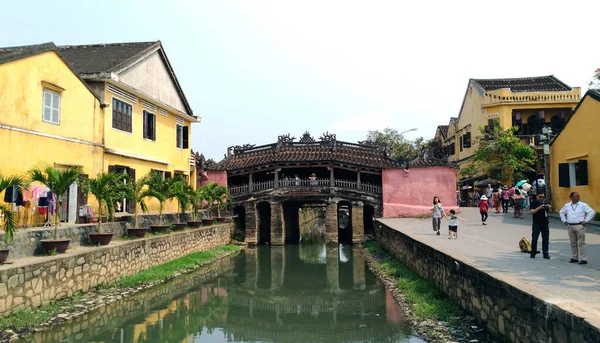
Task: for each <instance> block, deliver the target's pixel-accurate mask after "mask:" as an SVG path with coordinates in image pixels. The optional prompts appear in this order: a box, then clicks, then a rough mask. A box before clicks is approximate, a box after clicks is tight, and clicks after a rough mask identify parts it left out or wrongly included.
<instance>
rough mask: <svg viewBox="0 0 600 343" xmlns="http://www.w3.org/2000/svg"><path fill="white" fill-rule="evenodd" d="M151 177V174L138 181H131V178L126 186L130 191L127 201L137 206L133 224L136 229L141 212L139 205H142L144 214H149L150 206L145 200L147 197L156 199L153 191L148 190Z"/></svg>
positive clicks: (134, 208)
mask: <svg viewBox="0 0 600 343" xmlns="http://www.w3.org/2000/svg"><path fill="white" fill-rule="evenodd" d="M151 177H152V175H151V174H147V175H145V176H143V177H141V178H140V179H138V180H131V179H129V178H128V179H127V183H126V185H125V186H126V187H127V189H128V191H127V200H128V201H131V202H132V203H133V204H135V206H134V207H133V222H134V225H135V226H134V228H138V213H139V212H138V207H137V205H138V204H140V208H141V209H142V212H144V213H146V212H148V206H147V205H146V201H145V199H146V197H154V192H153V190H151V189H149V188H146V185H147V184H148V180H150V178H151Z"/></svg>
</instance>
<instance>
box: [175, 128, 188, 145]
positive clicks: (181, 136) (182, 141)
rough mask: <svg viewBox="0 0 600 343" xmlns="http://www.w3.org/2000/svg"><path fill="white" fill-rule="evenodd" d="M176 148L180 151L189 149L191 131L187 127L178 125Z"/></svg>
mask: <svg viewBox="0 0 600 343" xmlns="http://www.w3.org/2000/svg"><path fill="white" fill-rule="evenodd" d="M176 140H177V142H176V146H177V147H178V148H179V149H187V148H189V130H188V127H187V126H183V125H179V124H177V137H176Z"/></svg>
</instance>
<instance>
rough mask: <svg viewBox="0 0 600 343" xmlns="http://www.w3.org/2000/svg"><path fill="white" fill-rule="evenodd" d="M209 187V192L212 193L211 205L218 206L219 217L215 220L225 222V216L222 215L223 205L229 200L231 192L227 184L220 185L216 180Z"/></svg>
mask: <svg viewBox="0 0 600 343" xmlns="http://www.w3.org/2000/svg"><path fill="white" fill-rule="evenodd" d="M206 187H207V192H208V193H209V194H210V202H209V206H213V207H214V206H215V203H216V207H217V217H215V220H216V221H218V222H221V223H223V222H225V218H224V217H221V205H222V204H223V203H225V202H226V201H227V199H228V198H230V196H229V192H228V190H227V186H221V185H218V184H217V183H216V182H211V183H209V184H208V185H206Z"/></svg>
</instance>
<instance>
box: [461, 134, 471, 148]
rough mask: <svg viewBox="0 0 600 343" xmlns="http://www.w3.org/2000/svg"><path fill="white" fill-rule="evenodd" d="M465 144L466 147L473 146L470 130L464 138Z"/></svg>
mask: <svg viewBox="0 0 600 343" xmlns="http://www.w3.org/2000/svg"><path fill="white" fill-rule="evenodd" d="M463 144H464V145H465V148H470V147H471V133H470V132H467V133H465V135H464V138H463Z"/></svg>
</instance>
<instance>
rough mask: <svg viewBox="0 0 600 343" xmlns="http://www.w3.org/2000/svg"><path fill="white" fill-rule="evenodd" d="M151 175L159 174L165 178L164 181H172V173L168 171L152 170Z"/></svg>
mask: <svg viewBox="0 0 600 343" xmlns="http://www.w3.org/2000/svg"><path fill="white" fill-rule="evenodd" d="M150 172H151V173H158V174H160V175H161V176H162V177H163V180H164V179H170V178H171V172H168V171H163V170H157V169H150Z"/></svg>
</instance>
